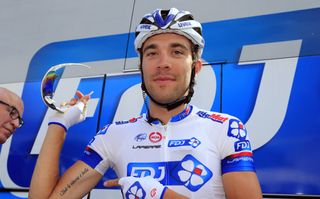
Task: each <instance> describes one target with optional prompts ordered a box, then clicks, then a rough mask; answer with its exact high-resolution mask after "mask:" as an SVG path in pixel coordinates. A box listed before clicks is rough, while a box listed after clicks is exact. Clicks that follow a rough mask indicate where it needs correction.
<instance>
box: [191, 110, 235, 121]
mask: <svg viewBox="0 0 320 199" xmlns="http://www.w3.org/2000/svg"><path fill="white" fill-rule="evenodd" d="M197 115H199V116H200V117H202V118H208V119H211V120H212V121H215V122H219V123H224V122H225V121H227V120H228V119H229V118H227V117H222V116H221V114H215V113H213V114H211V115H210V114H208V113H207V112H204V111H199V112H198V113H197Z"/></svg>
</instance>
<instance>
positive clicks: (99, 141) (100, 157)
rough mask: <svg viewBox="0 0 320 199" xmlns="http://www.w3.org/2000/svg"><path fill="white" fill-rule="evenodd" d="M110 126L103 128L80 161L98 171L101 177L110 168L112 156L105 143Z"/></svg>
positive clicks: (87, 147)
mask: <svg viewBox="0 0 320 199" xmlns="http://www.w3.org/2000/svg"><path fill="white" fill-rule="evenodd" d="M108 128H109V125H107V126H105V127H103V128H102V129H101V130H100V131H99V132H98V133H97V135H96V136H95V137H94V138H93V139H92V140H91V141H90V142H89V144H88V145H87V146H86V148H85V150H84V153H83V154H82V156H81V158H80V160H81V161H83V162H85V163H86V164H88V165H89V166H91V167H92V168H93V169H95V170H96V171H98V172H99V173H100V174H101V175H104V173H105V172H106V171H107V169H108V168H109V167H110V165H111V164H110V159H111V155H110V153H109V152H108V150H107V148H106V147H105V146H106V143H105V139H104V137H105V135H106V133H107V131H108Z"/></svg>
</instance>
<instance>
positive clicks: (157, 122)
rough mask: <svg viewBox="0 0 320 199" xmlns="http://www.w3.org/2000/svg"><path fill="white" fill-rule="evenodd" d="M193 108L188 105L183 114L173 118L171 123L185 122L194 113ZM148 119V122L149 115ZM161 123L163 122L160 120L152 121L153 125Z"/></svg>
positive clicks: (147, 115)
mask: <svg viewBox="0 0 320 199" xmlns="http://www.w3.org/2000/svg"><path fill="white" fill-rule="evenodd" d="M192 108H193V106H192V105H190V104H188V105H187V106H186V108H185V109H184V110H183V111H182V112H180V113H178V114H177V115H175V116H173V117H172V118H171V120H170V122H179V121H181V120H183V119H184V118H186V117H187V116H188V115H190V113H191V112H192ZM146 118H147V120H148V119H149V114H148V113H147V114H146ZM159 123H161V121H159V120H154V121H152V124H159Z"/></svg>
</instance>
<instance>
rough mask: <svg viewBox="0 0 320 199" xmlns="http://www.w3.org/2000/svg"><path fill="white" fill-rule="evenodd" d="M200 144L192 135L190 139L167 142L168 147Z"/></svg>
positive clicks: (194, 146)
mask: <svg viewBox="0 0 320 199" xmlns="http://www.w3.org/2000/svg"><path fill="white" fill-rule="evenodd" d="M200 144H201V142H200V140H198V139H197V138H195V137H193V138H191V139H185V140H170V141H169V142H168V147H181V146H191V147H193V148H196V147H197V146H199V145H200Z"/></svg>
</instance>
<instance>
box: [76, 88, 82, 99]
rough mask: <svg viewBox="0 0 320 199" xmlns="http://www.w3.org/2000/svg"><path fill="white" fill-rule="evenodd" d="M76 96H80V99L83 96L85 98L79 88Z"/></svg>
mask: <svg viewBox="0 0 320 199" xmlns="http://www.w3.org/2000/svg"><path fill="white" fill-rule="evenodd" d="M76 96H77V97H78V98H79V99H81V98H83V96H84V95H83V93H82V92H81V91H79V90H77V91H76Z"/></svg>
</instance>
